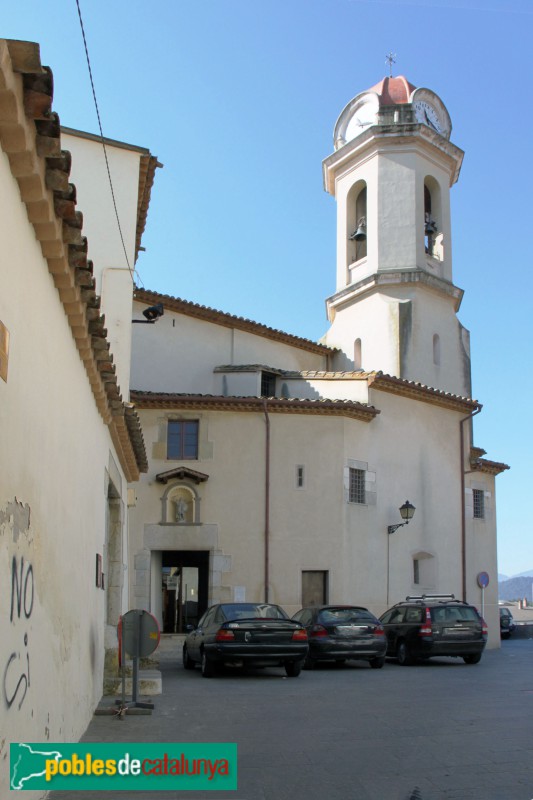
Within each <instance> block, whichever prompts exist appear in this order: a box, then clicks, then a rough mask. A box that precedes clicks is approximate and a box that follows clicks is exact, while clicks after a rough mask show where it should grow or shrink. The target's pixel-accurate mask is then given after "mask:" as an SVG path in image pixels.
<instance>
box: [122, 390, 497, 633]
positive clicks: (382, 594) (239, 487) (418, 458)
mask: <svg viewBox="0 0 533 800" xmlns="http://www.w3.org/2000/svg"><path fill="white" fill-rule="evenodd" d="M370 402H371V403H372V404H373V405H376V406H377V407H378V408H379V409H380V410H381V414H380V415H379V416H378V417H376V418H375V420H374V421H373V422H371V423H364V422H359V421H354V420H349V419H345V418H335V417H329V416H321V415H317V416H301V415H294V414H275V413H272V414H270V437H271V438H270V463H271V476H270V599H271V600H272V601H274V602H278V603H280V604H281V605H282V606H284V607H285V608H286V609H287V610H288V611H289V612H290V613H293V612H295V611H296V610H297V609H298V607H299V606H300V603H301V579H302V578H301V573H302V570H326V571H327V572H328V575H329V589H330V591H329V600H330V601H331V602H351V603H360V604H363V605H366V606H367V607H369V608H371V609H372V610H373V611H374V612H375V613H378V614H379V613H382V612H383V611H384V610H385V609H386V608H387V607H389V606H390V605H392V604H393V603H394V602H397V601H399V600H401V599H403V598H404V597H405V596H406V595H407V594H412V593H417V594H418V593H421V592H422V591H424V590H425V591H433V592H440V593H442V592H452V593H454V594H455V595H456V596H457V597H460V596H461V592H462V579H461V524H460V520H461V491H460V480H459V475H460V470H459V467H460V453H459V446H460V440H459V419H460V417H461V413H460V412H455V411H449V410H446V409H443V408H440V407H437V406H434V405H431V404H428V403H422V402H418V401H413V400H410V399H407V398H402V397H398V396H395V395H390V394H387V393H385V392H378V391H372V390H371V392H370ZM140 415H141V419H142V423H143V430H144V436H145V441H146V444H147V449H148V452H149V454H150V459H151V460H150V468H149V472H148V474H147V475H146V477H143V479H142V480H141V482H140V484H139V486H138V498H139V502H138V505H137V507H136V509H134V510H132V516H131V526H130V529H131V535H132V548H131V550H132V554H131V558H132V561H131V562H130V570H133V573H132V574H134V571H135V563H134V561H133V559H134V554H135V552H142V551H146V549H148V550H150V548H152V547H153V549H154V550H157V549H158V547H159V546H158V545H157V536H159V535H160V536H161V539H160V540H159V541H160V542H161V544H160V548H161V549H176V550H179V549H194V548H195V547H198V548H199V549H209V550H210V551H211V557H212V558H219V559H222V558H223V559H225V560H224V563H225V565H226V566H225V568H224V569H222V570H221V571H220V573H217V576H216V580H215V577H214V576H213V575H212V576H211V577H212V585H211V587H210V595H209V600H210V602H217V601H219V600H229V599H232V597H233V589H234V587H236V586H244V587H246V597H247V598H249V599H261V598H262V597H263V593H264V502H265V436H266V426H265V419H264V415H263V413H262V412H258V413H257V414H254V413H238V412H200V413H196V414H195V413H194V412H185V413H180V416H181V418H190V419H199V421H200V428H201V430H202V431H203V433H202V434H201V438H202V439H204V438H205V440H206V441H207V443H208V446H205V445H204V446H203V447H201V449H200V457H199V459H198V460H194V461H190V462H189V461H187V462H183V461H180V462H174V461H167V460H166V458H165V447H164V444H163V445H162V446H161V445H159V444H157V443H158V442H161V441H162V439H163V438H164V430H165V420H166V419H167V418H168V417H169V416H172V414H170V413H169V412H166V411H165V410H160V411H155V410H150V411H149V410H146V411H142V410H141V411H140ZM154 454H155V455H157V457H154ZM184 463H185V464H186V465H188V466H190V467H191V468H192V469H194V470H198V471H200V472H202V473H204V474H207V475H208V476H209V478H208V480H207V481H206V482H205V483H202V484H200V485H199V486H198V487H196V490H197V491H198V493H199V496H200V498H201V520H200V522H201V524H200V525H199V526H181V525H177V524H173V523H171V524H167V525H160V523H161V521H162V503H161V498H162V497H163V495H164V493H165V492H166V491H167V490H168V486H166V485H162V484H159V483H157V482H156V481H155V475H156V474H157V473H159V472H164V471H166V470H169V469H171V468H172V467H173V466H178V464H179V465H183V464H184ZM297 465H302V466H304V471H305V485H304V488H303V489H301V488H297V486H296V467H297ZM348 466H355V467H356V468H358V469H359V468H361V469H365V470H366V472H367V481H368V485H367V488H368V492H369V494H368V502H367V503H366V504H365V505H356V504H350V503H347V501H346V495H345V485H346V476H345V470H346V468H347V467H348ZM406 499H408V500H410V501H411V502H412V503H413V504H414V505H415V507H416V509H417V511H416V514H415V518H414V519H413V521H412V522H411V523H410V525H408V526H404V527H403V528H400V529H399V530H398V531H397V533H395V534H394V535H393V536H390V537H389V535H388V533H387V526H388V525H391V524H394V523H396V522H399V521H400V515H399V511H398V509H399V507H400V505H402V503H403V502H404V501H405V500H406ZM158 526H159V529H158ZM158 530H159V532H160V533H158ZM209 537H210V538H209ZM491 547H492V548H494V538H492V541H488V540H487V548H488V549H489V550H490V548H491ZM415 557H420V558H427V559H430V561H431V569H430V570H429V571H428V570H425V571H423V576H424V580H423V581H422V582H421V583H420V584H418V585H416V584H415V583H414V570H413V559H414V558H415ZM480 563H481V562H478V559H477V556H475V555H474V554H472V560H471V563H470V564H469V570H477V571H479V570H480V569H482V568H483V567H481V566H479V564H480ZM424 566H425V565H424ZM476 574H477V573H476ZM469 580H470V572H469ZM387 584H388V596H387ZM469 586H470V583H469ZM473 599H474V600H476V599H477V596H475V597H474V598H473ZM489 605H490V608H489V607H488V606H489ZM494 614H495V606H494V603H493V598H492V599H491V600H490V603H487V617H488V620H487V621H489V624H490V625H491V627H492V630H493V631H494V630H495V628H494V625H495V622H494ZM498 641H499V640H498ZM491 643H492V644H494V643H496V639H494V636H493V640H492V642H491Z"/></svg>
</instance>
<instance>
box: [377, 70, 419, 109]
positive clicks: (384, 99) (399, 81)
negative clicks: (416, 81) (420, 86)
mask: <svg viewBox="0 0 533 800" xmlns="http://www.w3.org/2000/svg"><path fill="white" fill-rule="evenodd" d="M415 89H416V86H414V85H413V84H412V83H409V81H408V80H407V78H405V77H404V76H403V75H398V77H396V78H392V77H391V78H382V79H381V80H380V81H379V83H376V85H375V86H372V87H371V88H370V89H368V91H369V92H376V94H378V95H379V104H380V106H396V105H400V104H402V103H408V102H409V98H410V97H411V95H412V93H413V92H414V90H415Z"/></svg>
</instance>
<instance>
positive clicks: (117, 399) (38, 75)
mask: <svg viewBox="0 0 533 800" xmlns="http://www.w3.org/2000/svg"><path fill="white" fill-rule="evenodd" d="M52 98H53V76H52V71H51V70H50V68H49V67H44V66H43V65H42V64H41V59H40V51H39V45H38V44H35V43H33V42H21V41H14V40H7V39H0V143H1V147H2V149H3V151H4V152H5V154H6V155H7V158H8V160H9V165H10V169H11V173H12V175H13V177H14V178H15V180H16V181H17V184H18V187H19V192H20V197H21V200H22V202H23V203H24V205H25V207H26V213H27V216H28V220H29V222H30V224H31V225H32V227H33V230H34V231H35V236H36V238H37V240H38V242H39V244H40V247H41V251H42V254H43V257H44V260H45V262H46V264H47V266H48V270H49V272H50V275H51V277H52V279H53V281H54V284H55V286H56V288H57V291H58V293H59V297H60V300H61V303H62V305H63V309H64V312H65V315H66V317H67V320H68V324H69V326H70V330H71V334H72V337H73V339H74V342H75V345H76V348H77V350H78V354H79V356H80V359H81V361H82V363H83V365H84V367H85V371H86V373H87V377H88V380H89V383H90V387H91V390H92V394H93V396H94V400H95V404H96V407H97V409H98V411H99V413H100V415H101V417H102V419H103V420H104V422H105V424H106V425H107V426H108V428H109V431H110V435H111V439H112V441H113V444H114V446H115V448H116V450H117V455H118V457H119V459H120V462H121V465H122V467H123V469H124V474H125V476H126V479H127V480H128V481H132V480H137V479H138V477H139V473H140V472H145V471H146V469H147V458H146V449H145V446H144V441H143V437H142V431H141V427H140V423H139V420H138V417H137V414H136V411H135V408H134V407H133V405H131V403H125V402H124V401H123V399H122V396H121V393H120V387H119V386H118V382H117V378H116V374H115V365H114V364H113V355H112V353H111V348H110V344H109V341H108V340H107V330H106V329H105V327H104V318H103V316H102V314H101V313H100V298H99V297H98V296H97V295H96V292H95V280H94V278H93V265H92V262H91V261H90V260H89V259H88V258H87V250H88V245H87V239H86V237H84V236H83V234H82V227H83V217H82V214H81V212H80V211H78V210H76V187H75V186H74V185H73V184H72V183H70V182H69V174H70V166H71V157H70V153H69V152H68V151H67V150H62V149H61V130H60V122H59V117H58V115H57V113H55V112H54V111H52ZM154 168H155V167H154ZM141 182H142V183H143V185H144V190H143V200H142V201H140V203H139V208H140V209H141V210H140V217H139V219H138V223H137V227H138V230H139V228H140V227H142V226H143V219H145V215H146V212H147V205H146V201H147V197H148V194H149V193H148V194H147V191H146V186H147V184H148V182H149V176H148V170H147V174H146V175H145V176H144V179H141Z"/></svg>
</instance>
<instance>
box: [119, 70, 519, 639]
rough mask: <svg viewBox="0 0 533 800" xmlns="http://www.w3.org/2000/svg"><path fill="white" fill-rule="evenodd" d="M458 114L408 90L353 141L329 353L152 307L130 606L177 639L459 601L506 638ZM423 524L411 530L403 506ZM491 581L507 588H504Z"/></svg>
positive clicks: (143, 356)
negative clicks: (193, 631)
mask: <svg viewBox="0 0 533 800" xmlns="http://www.w3.org/2000/svg"><path fill="white" fill-rule="evenodd" d="M450 134H451V120H450V117H449V114H448V111H447V109H446V107H445V105H444V103H443V102H442V100H441V99H440V98H439V97H438V96H437V95H436V94H435V93H434V92H432V91H430V90H429V89H425V88H416V87H415V86H413V85H412V84H410V83H409V82H408V81H407V80H406V79H405V78H403V77H398V78H385V79H383V80H382V81H381V82H380V83H379V84H377V85H376V86H374V87H372V88H371V89H370V90H368V91H365V92H362V93H360V94H358V95H357V96H356V97H355V98H354V99H353V100H352V101H351V102H350V103H348V105H347V106H346V107H345V109H344V110H343V111H342V113H341V114H340V116H339V119H338V121H337V123H336V125H335V129H334V152H333V153H332V155H330V156H328V157H327V158H326V159H325V160H324V162H323V175H324V187H325V189H326V191H328V192H329V193H330V194H331V195H332V196H333V197H334V198H335V201H336V203H337V266H336V276H337V279H336V291H335V294H334V295H333V296H332V297H330V298H328V300H327V313H328V321H329V329H328V330H327V332H326V334H325V336H324V337H323V339H322V340H321V341H320V342H319V343H316V342H312V341H309V340H307V339H302V338H300V337H295V336H291V335H290V334H288V333H285V332H282V331H278V330H273V329H270V328H268V327H267V326H265V325H262V324H260V323H256V322H252V321H250V320H246V319H243V318H240V317H234V316H232V315H229V314H226V313H224V312H222V311H217V310H215V309H214V308H206V307H203V306H198V305H196V304H194V303H190V302H187V301H185V300H182V299H180V298H176V297H171V296H166V295H161V294H158V293H157V292H152V291H148V290H144V289H143V290H140V289H138V290H137V291H136V292H135V295H134V318H135V317H136V316H137V317H140V315H141V314H142V312H143V311H146V309H147V308H150V307H154V306H157V307H160V308H161V309H163V310H164V314H163V315H162V316H160V317H159V319H158V320H157V322H156V323H154V324H153V325H151V326H150V327H148V326H146V327H145V326H134V330H133V342H132V367H131V384H130V385H131V400H132V402H133V403H134V404H135V407H136V409H137V412H138V414H139V417H140V420H141V424H142V429H143V434H144V440H145V445H146V449H147V457H148V470H147V472H146V474H145V475H143V476H142V477H141V480H140V481H139V483H138V484H137V486H136V488H135V492H136V502H135V505H134V506H133V507H132V508H131V509H130V531H129V534H130V562H129V574H130V605H131V606H132V607H144V608H148V609H150V610H152V612H153V613H154V614H155V615H156V616H157V617H158V619H159V621H160V624H161V625H162V627H163V629H164V630H167V631H176V630H183V629H184V628H185V626H186V625H187V624H194V623H195V621H196V620H197V619H198V617H199V615H200V614H201V613H202V612H203V611H204V610H205V608H206V607H207V606H208V605H209V604H211V603H214V602H219V601H231V600H256V601H257V600H269V601H271V602H276V603H279V604H280V605H282V606H284V607H285V608H286V609H287V611H289V613H293V612H295V611H296V610H297V609H298V608H300V607H301V606H302V605H303V604H307V603H317V602H332V603H337V602H343V603H354V604H361V605H365V606H367V607H368V608H370V609H371V610H372V611H374V612H375V613H376V614H380V613H382V612H383V611H384V610H385V609H386V608H388V607H389V606H390V605H392V604H393V603H394V602H397V601H399V600H401V599H404V598H405V596H407V595H412V594H430V593H438V594H443V593H446V594H448V593H452V594H454V595H455V596H456V597H458V598H460V599H465V600H468V601H469V602H471V603H474V604H475V605H477V606H478V607H479V608H480V610H482V611H483V613H484V615H485V618H486V620H487V623H488V626H489V632H490V634H489V641H490V644H491V645H493V646H497V644H498V642H499V622H498V597H497V563H496V509H495V502H496V499H495V476H496V475H497V474H498V473H499V472H501V471H502V470H503V469H506V468H507V467H506V465H505V464H502V463H500V462H494V461H489V460H488V459H486V458H484V455H485V451H484V450H482V449H481V448H478V447H475V446H474V443H473V423H472V418H473V417H474V416H475V415H476V414H477V413H479V411H480V410H481V404H480V403H479V402H477V401H476V400H474V399H472V397H471V395H472V391H471V381H470V351H469V335H468V331H467V330H466V329H465V328H464V327H463V326H462V325H461V323H460V322H459V320H458V317H457V312H458V310H459V306H460V303H461V298H462V290H461V289H460V288H458V287H457V286H456V285H455V284H454V282H453V273H452V248H451V237H452V225H451V215H450V197H449V196H450V189H451V187H452V186H453V184H454V183H455V182H456V181H457V179H458V176H459V172H460V168H461V163H462V158H463V153H462V151H461V150H460V149H459V148H458V147H456V146H455V145H454V144H453V143H452V142H451V141H450ZM405 501H408V503H409V506H408V507H411V506H414V508H415V512H414V515H413V517H412V519H410V520H409V521H408V524H404V525H400V524H399V523H401V522H402V517H401V516H400V511H399V508H400V507H401V506H402V505H404V504H405ZM487 575H488V576H489V584H488V586H486V587H485V586H483V587H482V586H481V584H484V583H486V576H487Z"/></svg>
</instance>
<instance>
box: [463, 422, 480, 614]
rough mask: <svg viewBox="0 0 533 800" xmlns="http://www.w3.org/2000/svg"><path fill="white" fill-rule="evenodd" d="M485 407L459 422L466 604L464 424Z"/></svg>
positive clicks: (464, 599)
mask: <svg viewBox="0 0 533 800" xmlns="http://www.w3.org/2000/svg"><path fill="white" fill-rule="evenodd" d="M482 408H483V406H479V407H478V408H476V409H475V411H473V412H472V413H471V414H469V415H468V416H467V417H463V419H462V420H460V422H459V430H460V434H461V435H460V447H461V572H462V591H463V601H464V602H465V603H466V503H465V491H466V485H465V475H466V471H465V434H464V424H465V422H466V421H467V420H471V419H472V418H473V417H475V416H476V414H479V412H480V411H481V409H482Z"/></svg>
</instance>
